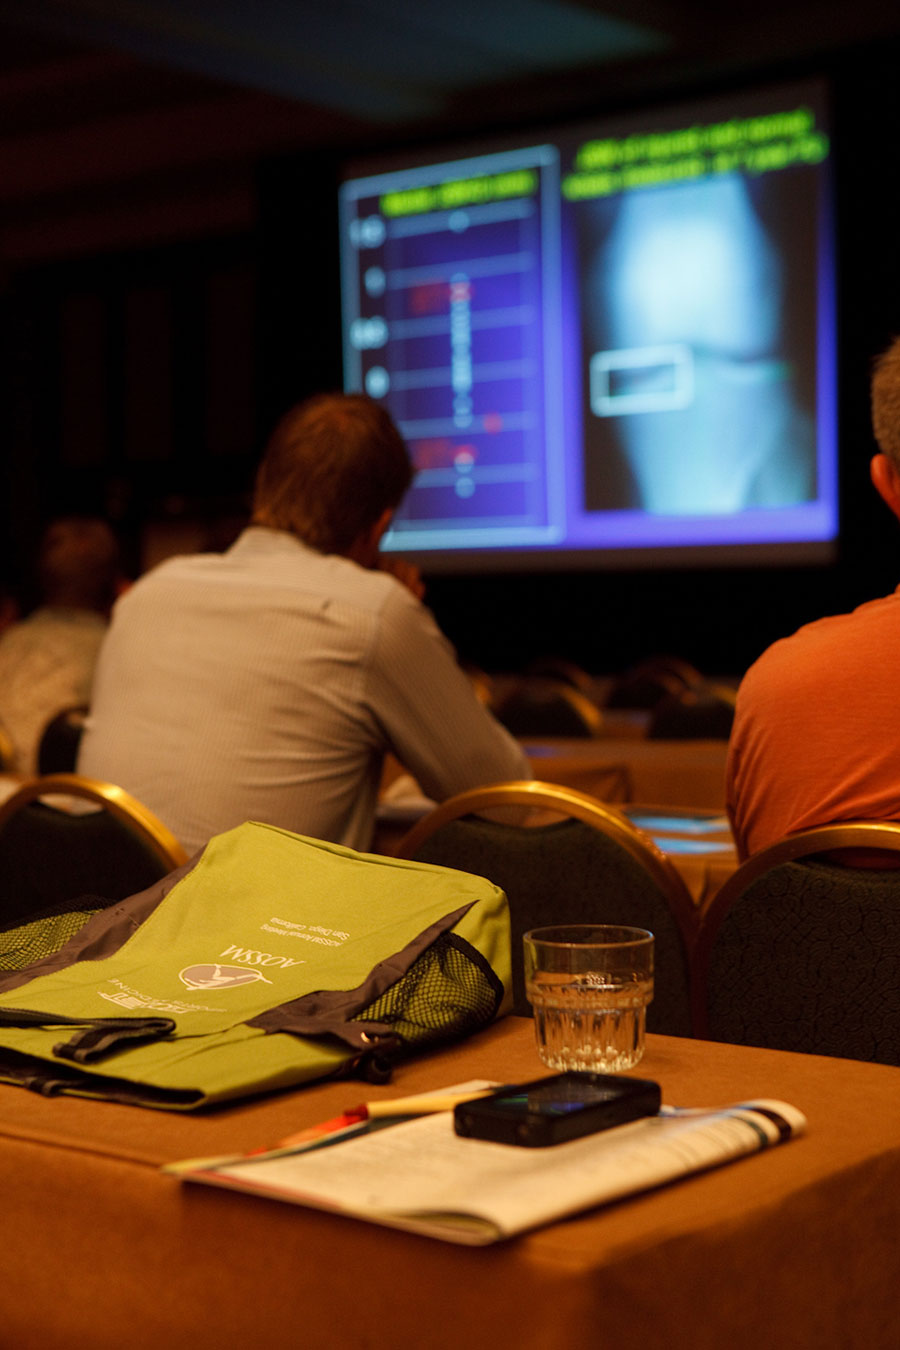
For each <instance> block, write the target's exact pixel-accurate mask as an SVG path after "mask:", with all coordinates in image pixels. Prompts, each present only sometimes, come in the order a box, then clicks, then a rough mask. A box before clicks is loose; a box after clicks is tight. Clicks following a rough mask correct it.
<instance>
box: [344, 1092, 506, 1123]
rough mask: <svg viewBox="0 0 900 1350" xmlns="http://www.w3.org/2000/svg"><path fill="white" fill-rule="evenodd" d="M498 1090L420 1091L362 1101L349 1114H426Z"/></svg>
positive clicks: (360, 1115)
mask: <svg viewBox="0 0 900 1350" xmlns="http://www.w3.org/2000/svg"><path fill="white" fill-rule="evenodd" d="M497 1091H499V1085H497V1084H495V1085H494V1086H493V1087H485V1088H479V1089H478V1090H477V1091H469V1092H422V1093H419V1094H418V1095H417V1096H415V1097H394V1098H393V1099H391V1100H390V1101H377V1102H363V1104H362V1105H361V1106H356V1107H354V1108H353V1111H352V1113H351V1114H353V1115H354V1116H359V1117H361V1118H362V1119H363V1120H373V1119H375V1118H377V1117H378V1116H428V1115H432V1114H434V1113H435V1112H437V1111H452V1110H453V1108H454V1106H456V1105H457V1103H458V1102H473V1101H475V1100H476V1099H477V1098H478V1097H489V1096H490V1095H491V1093H493V1092H497Z"/></svg>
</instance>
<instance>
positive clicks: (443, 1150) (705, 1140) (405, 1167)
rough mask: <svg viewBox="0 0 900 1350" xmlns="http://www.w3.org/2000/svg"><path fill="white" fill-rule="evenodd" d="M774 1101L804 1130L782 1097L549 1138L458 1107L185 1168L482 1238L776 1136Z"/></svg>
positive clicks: (455, 1236)
mask: <svg viewBox="0 0 900 1350" xmlns="http://www.w3.org/2000/svg"><path fill="white" fill-rule="evenodd" d="M753 1106H759V1107H762V1108H766V1109H769V1110H771V1111H774V1112H775V1113H776V1114H777V1115H778V1116H779V1117H780V1118H781V1119H782V1120H784V1121H785V1122H786V1123H787V1125H788V1126H789V1128H790V1134H791V1135H796V1134H800V1133H802V1131H803V1130H804V1128H805V1125H806V1121H805V1119H804V1117H803V1116H802V1114H801V1113H800V1112H799V1111H797V1110H796V1109H795V1108H794V1107H791V1106H788V1105H787V1104H786V1103H784V1102H762V1101H760V1102H758V1103H754V1104H750V1103H747V1104H746V1105H742V1106H740V1107H730V1108H726V1109H724V1110H722V1111H719V1112H709V1113H693V1112H689V1113H685V1114H684V1115H679V1114H673V1115H660V1116H654V1117H650V1118H647V1119H643V1120H638V1121H634V1122H632V1123H630V1124H628V1125H620V1126H617V1127H616V1128H615V1129H612V1130H606V1131H603V1132H601V1133H599V1134H592V1135H588V1136H586V1137H585V1138H583V1139H574V1140H571V1141H570V1142H568V1143H565V1144H556V1145H553V1146H551V1147H549V1148H538V1149H531V1148H518V1147H514V1146H510V1145H507V1144H493V1143H487V1142H484V1141H483V1140H478V1139H467V1138H462V1137H460V1136H459V1135H457V1134H455V1133H454V1130H453V1117H452V1113H451V1112H441V1113H439V1114H435V1115H429V1116H422V1117H419V1118H417V1119H415V1120H410V1121H407V1122H405V1123H403V1124H400V1125H395V1126H391V1127H389V1128H387V1129H382V1130H378V1131H375V1132H373V1133H370V1134H365V1135H362V1136H357V1137H356V1138H354V1139H351V1140H347V1141H346V1142H344V1143H340V1144H335V1145H333V1146H331V1147H326V1148H320V1149H315V1150H313V1151H311V1152H301V1153H297V1154H291V1155H288V1156H280V1157H272V1158H265V1157H264V1156H263V1157H260V1158H259V1159H258V1160H253V1161H250V1160H246V1161H243V1162H240V1163H235V1164H233V1165H230V1166H227V1167H224V1168H218V1169H214V1170H210V1171H208V1172H207V1173H205V1174H204V1173H202V1172H200V1173H197V1174H195V1175H193V1176H191V1177H189V1178H187V1179H189V1180H195V1181H205V1182H207V1183H209V1184H212V1185H226V1186H228V1185H232V1186H236V1187H238V1188H239V1189H249V1190H253V1191H260V1192H263V1193H265V1194H267V1195H273V1194H274V1195H277V1196H279V1197H280V1198H282V1199H285V1200H290V1201H293V1202H294V1203H297V1204H305V1205H311V1206H315V1207H319V1208H325V1209H336V1210H339V1211H342V1212H345V1213H349V1214H354V1215H357V1216H358V1217H361V1218H366V1219H370V1220H374V1221H376V1222H379V1223H386V1224H389V1225H392V1226H399V1227H405V1228H413V1229H415V1230H416V1231H419V1232H425V1233H429V1234H431V1235H432V1236H439V1237H445V1238H447V1239H449V1240H451V1241H456V1242H467V1243H485V1242H491V1241H496V1240H497V1239H498V1238H501V1237H507V1236H510V1235H511V1234H513V1233H517V1232H522V1231H524V1230H526V1229H528V1228H535V1227H538V1226H540V1225H541V1224H544V1223H547V1222H549V1221H550V1220H552V1219H557V1218H561V1217H562V1216H564V1215H567V1214H572V1213H576V1212H578V1211H580V1210H583V1209H588V1208H591V1207H593V1206H594V1205H598V1204H601V1203H606V1202H608V1201H610V1200H615V1199H619V1198H621V1197H623V1196H626V1195H631V1194H635V1193H637V1192H639V1191H643V1190H647V1189H649V1188H650V1187H653V1186H656V1185H659V1184H661V1183H663V1182H666V1181H672V1180H674V1179H676V1178H678V1177H682V1176H685V1175H688V1174H690V1173H692V1172H697V1171H702V1170H705V1169H706V1168H709V1167H715V1166H717V1165H719V1164H721V1163H724V1162H727V1161H729V1160H731V1159H735V1158H739V1157H742V1156H744V1155H746V1154H749V1153H755V1152H758V1151H759V1150H760V1149H761V1148H765V1147H767V1146H769V1145H772V1144H776V1143H779V1142H780V1141H781V1137H782V1136H781V1135H780V1133H779V1129H778V1126H777V1125H776V1124H775V1123H774V1122H773V1121H772V1120H771V1119H769V1118H768V1117H767V1116H766V1115H763V1114H760V1113H758V1112H756V1111H754V1110H753Z"/></svg>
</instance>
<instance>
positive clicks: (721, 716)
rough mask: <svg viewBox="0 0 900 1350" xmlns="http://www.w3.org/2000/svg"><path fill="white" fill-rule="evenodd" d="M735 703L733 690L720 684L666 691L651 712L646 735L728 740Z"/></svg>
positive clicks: (655, 738) (661, 738)
mask: <svg viewBox="0 0 900 1350" xmlns="http://www.w3.org/2000/svg"><path fill="white" fill-rule="evenodd" d="M734 705H735V693H734V690H732V689H728V688H726V687H723V686H721V685H715V686H713V685H705V686H702V687H700V688H696V689H680V690H678V691H676V692H674V693H670V694H666V695H665V697H664V698H661V699H660V701H659V702H658V703H657V705H656V707H655V708H654V709H653V711H652V713H651V714H650V721H649V723H648V725H647V737H648V739H649V740H652V741H685V740H720V741H727V740H728V738H729V736H730V735H731V728H732V725H733V723H734Z"/></svg>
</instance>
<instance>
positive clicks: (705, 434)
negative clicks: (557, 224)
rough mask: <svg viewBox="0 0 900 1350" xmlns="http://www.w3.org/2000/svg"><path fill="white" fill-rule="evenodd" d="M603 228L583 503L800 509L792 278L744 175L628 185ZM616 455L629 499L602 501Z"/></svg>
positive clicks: (809, 430) (804, 489) (591, 321)
mask: <svg viewBox="0 0 900 1350" xmlns="http://www.w3.org/2000/svg"><path fill="white" fill-rule="evenodd" d="M599 214H600V213H599V212H598V218H599ZM598 233H599V234H600V236H601V237H600V239H599V243H595V245H594V253H593V256H592V258H591V261H590V265H589V268H588V273H587V280H586V283H585V290H584V292H583V295H582V303H583V313H584V320H583V322H584V338H585V342H586V344H587V353H586V356H587V360H586V366H587V369H586V377H587V381H588V400H587V401H588V407H587V408H586V410H585V423H586V429H587V434H586V447H587V448H586V456H587V460H586V466H585V477H586V505H587V506H588V508H589V509H604V508H609V507H615V506H616V505H635V506H640V507H643V508H644V509H645V510H650V511H654V512H658V513H663V514H668V515H699V514H711V513H714V514H729V513H732V512H735V511H740V510H742V509H744V508H747V507H756V506H766V507H776V506H787V505H793V504H795V503H798V502H802V501H805V500H808V499H809V498H810V497H811V496H812V495H813V492H814V486H815V437H814V427H813V421H812V417H811V415H810V412H809V411H808V408H807V407H804V404H803V400H802V398H801V396H800V394H799V392H798V381H797V378H796V371H795V361H794V359H793V356H792V353H791V352H790V351H788V350H787V347H786V340H785V330H786V326H787V325H786V320H785V315H786V305H787V299H786V295H787V290H788V287H789V282H790V281H791V280H792V278H789V277H787V276H786V275H785V273H786V270H787V269H786V266H785V262H784V258H783V257H782V254H781V251H780V249H779V248H778V247H776V245H775V243H774V242H773V239H772V237H771V236H770V234H769V232H768V231H767V229H766V228H765V227H764V226H763V224H762V222H761V220H760V217H759V215H758V214H757V212H756V209H755V207H754V205H753V202H752V201H751V199H750V195H749V192H748V188H747V185H746V184H745V182H744V180H743V179H742V178H741V177H740V176H739V175H737V174H734V175H728V176H727V177H716V178H707V179H702V180H700V181H698V182H691V183H685V184H678V185H676V186H670V187H657V188H651V189H646V190H639V191H632V192H630V193H627V194H625V195H624V196H623V197H622V198H620V199H619V200H618V202H617V203H615V214H614V216H613V218H612V220H611V221H609V222H608V224H607V226H606V228H601V229H600V230H599V232H598ZM594 239H595V240H596V239H597V234H595V235H594ZM809 253H810V254H813V253H814V249H813V248H812V247H810V248H809ZM794 280H795V279H794ZM616 455H619V456H621V458H622V459H623V460H624V472H625V474H626V477H627V478H628V479H629V480H630V486H629V487H628V489H627V491H628V493H629V495H630V496H631V498H632V500H630V501H628V502H623V501H616V500H610V486H611V484H613V483H614V482H616V481H617V482H618V483H621V481H622V480H621V469H620V470H619V478H618V479H616V470H615V468H614V465H613V463H612V461H613V459H614V458H615V456H616ZM621 491H622V488H621V486H613V487H612V496H613V498H614V497H615V494H616V493H621Z"/></svg>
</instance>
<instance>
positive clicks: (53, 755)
mask: <svg viewBox="0 0 900 1350" xmlns="http://www.w3.org/2000/svg"><path fill="white" fill-rule="evenodd" d="M87 711H88V710H87V708H86V707H84V706H83V705H81V704H79V705H78V706H76V707H73V708H63V709H62V710H61V711H60V712H58V713H57V714H56V716H55V717H51V719H50V721H49V722H48V723H47V725H46V726H45V727H44V730H43V731H42V732H41V738H40V741H39V742H38V754H37V763H38V773H39V774H45V773H74V772H75V764H76V762H77V760H78V747H79V745H80V743H81V733H82V731H83V730H84V719H85V717H86V716H87Z"/></svg>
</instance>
